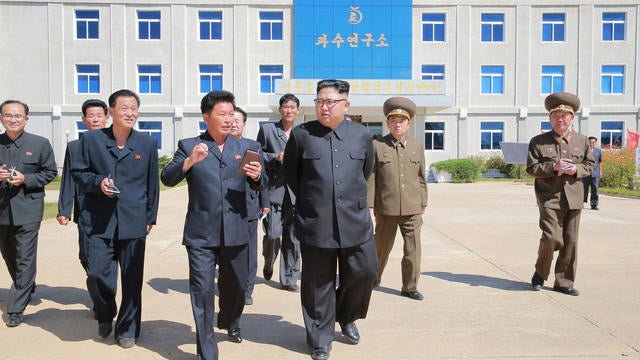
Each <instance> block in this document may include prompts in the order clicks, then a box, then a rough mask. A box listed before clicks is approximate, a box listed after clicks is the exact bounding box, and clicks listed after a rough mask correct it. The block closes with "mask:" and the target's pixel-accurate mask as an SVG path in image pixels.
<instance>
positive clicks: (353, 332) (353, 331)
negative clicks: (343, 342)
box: [340, 321, 360, 344]
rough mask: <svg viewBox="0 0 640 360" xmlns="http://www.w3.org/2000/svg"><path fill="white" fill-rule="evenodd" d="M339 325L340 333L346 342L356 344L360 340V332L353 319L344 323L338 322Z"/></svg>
mask: <svg viewBox="0 0 640 360" xmlns="http://www.w3.org/2000/svg"><path fill="white" fill-rule="evenodd" d="M340 327H341V328H342V335H344V337H345V338H346V339H347V341H348V342H350V343H352V344H357V343H359V342H360V333H359V332H358V328H357V327H356V324H355V323H354V322H353V321H352V322H348V323H346V324H344V325H342V324H340Z"/></svg>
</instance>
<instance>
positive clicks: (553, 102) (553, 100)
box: [544, 92, 580, 114]
mask: <svg viewBox="0 0 640 360" xmlns="http://www.w3.org/2000/svg"><path fill="white" fill-rule="evenodd" d="M544 107H545V108H547V111H549V113H552V112H554V111H567V112H570V113H572V114H575V113H576V112H578V110H579V109H580V99H579V98H578V97H577V96H576V95H574V94H571V93H568V92H558V93H553V94H551V95H549V96H547V98H546V99H544Z"/></svg>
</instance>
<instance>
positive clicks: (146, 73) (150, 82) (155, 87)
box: [138, 65, 162, 94]
mask: <svg viewBox="0 0 640 360" xmlns="http://www.w3.org/2000/svg"><path fill="white" fill-rule="evenodd" d="M138 87H139V92H140V93H141V94H160V93H161V92H162V66H160V65H138Z"/></svg>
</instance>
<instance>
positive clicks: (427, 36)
mask: <svg viewBox="0 0 640 360" xmlns="http://www.w3.org/2000/svg"><path fill="white" fill-rule="evenodd" d="M446 19H447V15H446V14H432V13H423V14H422V41H428V42H443V41H444V39H445V37H444V31H445V26H446Z"/></svg>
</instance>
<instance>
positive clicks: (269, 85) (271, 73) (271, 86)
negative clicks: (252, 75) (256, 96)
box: [260, 65, 283, 94]
mask: <svg viewBox="0 0 640 360" xmlns="http://www.w3.org/2000/svg"><path fill="white" fill-rule="evenodd" d="M282 72H283V71H282V65H260V92H261V93H262V94H273V93H274V92H275V91H276V80H278V79H282Z"/></svg>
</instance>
